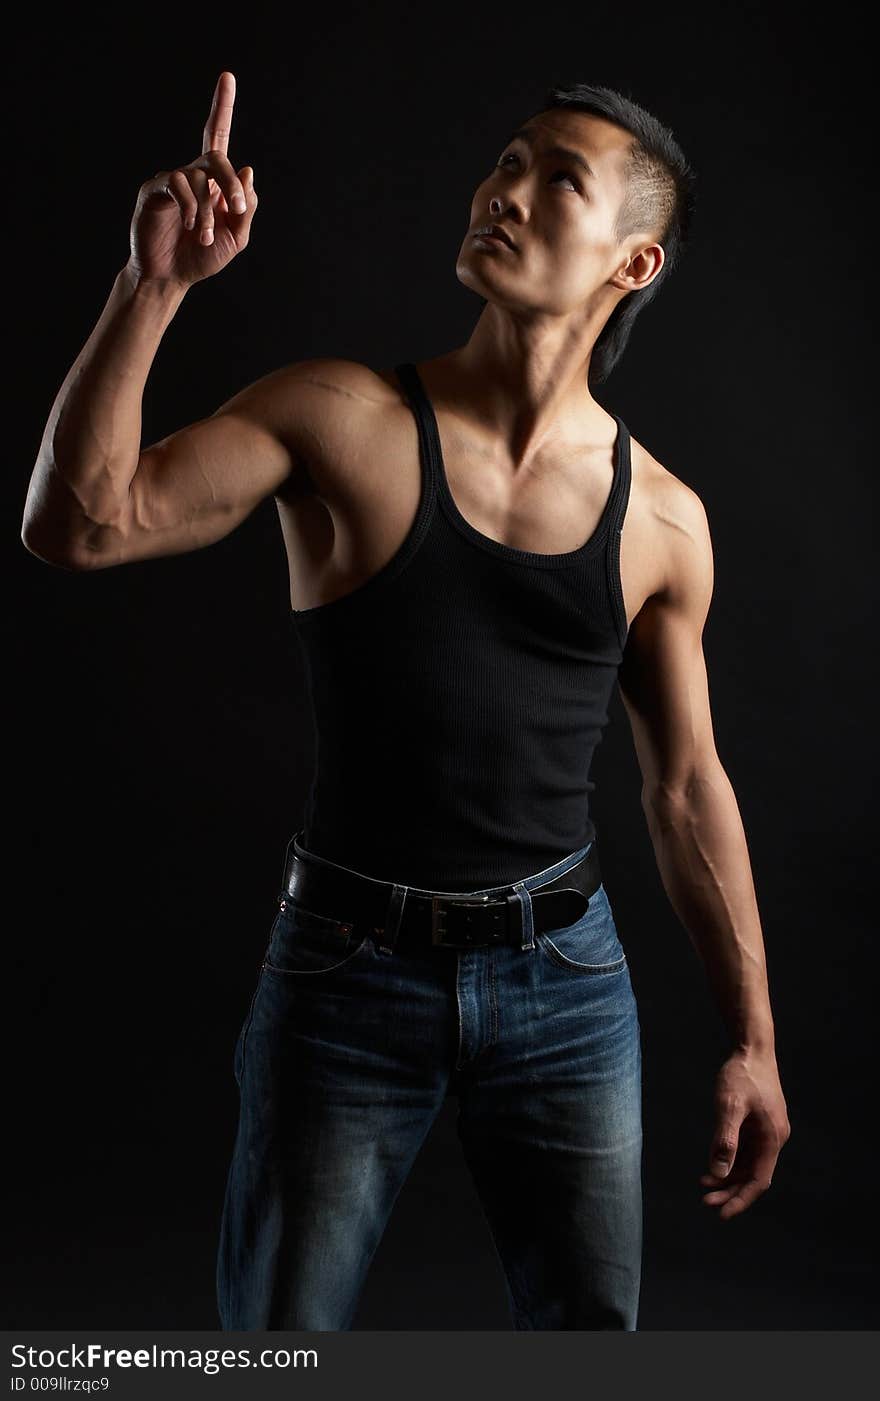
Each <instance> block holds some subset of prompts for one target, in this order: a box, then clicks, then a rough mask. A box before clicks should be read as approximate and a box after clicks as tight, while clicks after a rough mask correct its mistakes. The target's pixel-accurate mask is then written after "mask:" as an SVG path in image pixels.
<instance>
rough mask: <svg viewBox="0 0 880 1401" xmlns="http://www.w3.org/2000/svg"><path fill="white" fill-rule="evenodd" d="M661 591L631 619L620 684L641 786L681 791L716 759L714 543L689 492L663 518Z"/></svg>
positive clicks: (693, 495) (701, 512) (703, 513)
mask: <svg viewBox="0 0 880 1401" xmlns="http://www.w3.org/2000/svg"><path fill="white" fill-rule="evenodd" d="M666 529H667V530H668V532H669V535H668V541H667V566H666V579H665V584H664V587H663V588H662V589H661V590H660V591H658V592H657V593H656V594H654V595H653V596H652V597H651V598H649V599H648V601H647V602H646V603H645V605H644V607H643V608H642V609H641V611H640V612H639V614H638V615H637V616H636V618H635V619H634V620H633V624H632V626H631V628H630V632H629V637H628V639H627V646H626V651H625V653H624V657H623V662H622V663H621V667H620V672H619V675H618V681H619V685H620V694H621V699H622V700H623V703H624V707H625V709H626V712H627V715H628V717H629V721H630V725H631V727H632V733H633V741H634V743H635V748H636V754H637V756H638V760H639V766H640V768H641V771H642V778H643V781H644V786H645V788H647V789H649V790H657V789H660V788H662V789H668V790H669V791H673V790H676V789H679V790H680V789H682V788H684V787H685V785H686V784H687V782H688V779H689V778H690V776H691V775H692V774H693V773H695V772H696V770H697V769H699V768H700V767H701V765H705V764H706V763H709V762H714V761H715V760H716V759H717V754H716V749H715V738H714V734H713V728H712V715H711V707H710V701H709V683H708V676H707V672H706V661H705V656H704V653H703V640H702V635H703V627H704V625H705V621H706V617H707V614H708V610H709V604H710V601H711V597H712V589H713V581H714V571H713V559H712V543H711V538H710V534H709V526H708V522H707V520H706V514H705V510H704V509H703V505H702V502H701V501H700V500H699V498H698V497H697V496H696V494H695V493H694V492H692V491H690V489H689V488H684V490H683V491H682V492H681V493H680V494H679V498H678V500H677V501H676V509H675V510H674V512H672V513H671V515H670V519H669V520H668V521H667V526H666Z"/></svg>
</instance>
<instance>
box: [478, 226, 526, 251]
mask: <svg viewBox="0 0 880 1401" xmlns="http://www.w3.org/2000/svg"><path fill="white" fill-rule="evenodd" d="M480 236H482V237H483V238H497V239H500V240H501V242H502V243H506V244H507V246H508V248H515V247H516V244H515V243H514V241H513V239H512V238H511V237H510V234H509V233H508V232H507V230H506V229H503V228H502V227H501V225H500V224H484V225H483V226H482V228H479V229H476V230H475V232H474V238H479V237H480Z"/></svg>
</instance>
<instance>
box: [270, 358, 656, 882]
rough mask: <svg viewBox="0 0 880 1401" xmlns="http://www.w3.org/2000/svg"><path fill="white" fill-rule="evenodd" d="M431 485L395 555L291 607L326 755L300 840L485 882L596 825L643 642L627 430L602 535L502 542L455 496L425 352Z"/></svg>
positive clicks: (406, 376)
mask: <svg viewBox="0 0 880 1401" xmlns="http://www.w3.org/2000/svg"><path fill="white" fill-rule="evenodd" d="M395 372H396V374H397V378H398V381H399V383H400V385H401V387H402V389H403V391H404V394H405V395H406V399H407V402H408V404H409V406H410V408H411V410H412V412H413V414H414V416H415V419H416V423H417V426H418V439H419V457H420V463H421V496H420V501H419V506H418V509H417V511H416V515H415V518H414V520H413V523H412V525H411V527H410V530H409V532H408V534H407V537H406V539H405V540H404V541H403V543H402V544H401V546H400V548H399V549H398V551H397V553H396V554H395V555H394V556H393V557H392V558H391V559H390V560H389V561H388V562H387V563H386V564H385V565H384V566H383V567H382V568H381V569H379V570H378V572H377V573H375V574H374V575H373V576H372V577H371V578H370V579H368V580H366V581H365V582H364V583H362V584H360V585H358V586H357V587H356V588H355V589H354V590H352V591H351V592H349V593H347V594H345V595H343V596H342V597H340V598H337V599H333V600H332V601H330V602H328V603H323V604H318V605H316V606H315V607H314V608H305V609H293V608H292V609H291V616H292V620H293V623H294V625H295V628H296V632H297V636H298V638H299V641H300V645H301V647H302V650H303V655H304V659H305V670H306V677H307V683H308V689H309V699H310V705H311V712H312V722H313V725H314V733H315V759H316V763H315V771H314V777H313V780H312V785H311V789H310V791H309V795H308V800H307V803H306V811H305V821H304V825H303V837H302V841H303V844H304V845H305V847H306V849H307V850H309V851H314V852H315V853H316V854H317V855H319V856H323V857H325V858H326V859H327V860H330V861H336V862H339V863H341V864H342V865H344V866H349V867H352V868H353V869H354V870H357V871H361V872H363V873H365V874H366V875H370V876H373V877H374V878H375V879H378V880H387V881H397V882H399V883H400V884H405V885H417V886H421V887H423V888H426V889H440V890H476V889H480V888H481V887H484V886H490V885H502V884H507V883H509V882H513V881H515V880H518V879H520V878H522V877H523V876H526V875H530V874H531V873H533V872H535V871H539V870H543V869H544V867H546V866H549V865H551V864H552V863H553V862H555V861H558V860H559V859H560V858H561V857H563V856H567V855H568V853H569V852H571V851H574V850H575V849H576V848H578V847H582V846H586V845H587V843H588V842H589V841H591V840H593V839H594V838H595V837H596V829H595V825H594V823H593V820H592V818H591V816H590V814H589V795H590V792H591V791H592V790H593V788H594V787H595V785H594V784H593V783H592V782H591V781H590V778H589V773H590V765H591V761H592V757H593V753H594V750H595V748H596V746H597V744H598V743H599V742H600V739H601V734H602V730H603V728H604V726H605V724H606V722H607V719H608V703H609V700H610V696H611V691H612V688H613V686H614V682H615V678H616V675H617V670H618V667H619V665H620V662H621V660H622V657H623V648H624V646H625V643H626V633H627V626H626V614H625V610H624V601H623V593H622V590H621V584H620V533H621V530H622V528H623V519H624V515H625V512H626V507H627V502H628V499H629V490H630V480H631V464H630V439H629V431H628V429H627V428H626V425H625V424H624V423H623V421H622V420H621V419H620V418H618V416H617V414H614V415H613V417H614V418H615V420H616V422H617V440H616V444H615V451H614V479H613V483H612V487H611V491H610V494H609V496H608V499H607V501H606V504H605V508H604V511H603V514H602V516H601V518H600V520H599V523H598V525H597V526H596V529H595V531H594V532H593V534H592V535H591V537H590V539H589V540H587V541H586V543H585V544H583V545H581V546H580V547H579V548H578V549H575V550H570V551H566V552H565V553H563V554H536V553H534V552H533V551H531V550H520V549H516V548H514V547H513V546H510V545H504V544H501V543H500V542H499V541H497V540H493V539H491V538H490V537H489V536H486V535H483V534H482V533H481V532H480V531H478V530H477V529H475V527H474V526H472V525H471V524H470V522H469V521H467V520H466V519H465V517H464V516H463V515H462V514H461V512H460V511H459V510H458V508H457V506H456V504H455V500H454V498H453V496H452V493H451V491H450V488H449V484H448V481H447V479H446V469H445V465H444V463H443V454H442V449H441V444H440V436H439V433H438V429H437V420H436V418H435V415H434V410H433V406H432V404H431V401H430V399H429V397H428V395H427V392H426V390H425V388H424V386H423V384H422V381H421V378H420V376H419V373H418V370H417V369H416V366H415V364H413V363H408V364H402V365H397V366H395Z"/></svg>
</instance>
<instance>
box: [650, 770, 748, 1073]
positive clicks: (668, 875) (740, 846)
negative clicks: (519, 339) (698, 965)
mask: <svg viewBox="0 0 880 1401" xmlns="http://www.w3.org/2000/svg"><path fill="white" fill-rule="evenodd" d="M642 803H643V807H644V810H645V815H646V818H647V821H648V828H649V831H650V833H651V839H652V842H653V844H654V851H655V855H656V858H657V866H658V869H659V871H660V876H661V879H662V881H663V886H664V889H665V890H666V893H667V895H668V897H669V900H670V902H671V904H672V906H673V909H674V910H675V912H676V914H677V915H678V917H679V919H680V920H681V922H682V924H683V925H684V927H685V929H686V930H687V933H688V935H689V936H690V939H691V942H692V943H693V945H694V947H695V948H696V950H697V952H698V954H699V955H700V957H701V959H702V961H703V964H704V967H705V969H706V974H707V977H708V979H709V984H710V987H711V989H712V993H713V996H714V997H715V1000H716V1002H717V1005H718V1008H719V1011H720V1012H721V1015H722V1017H723V1019H724V1021H725V1024H726V1025H727V1028H728V1030H729V1032H730V1035H731V1037H732V1038H733V1040H734V1042H735V1043H736V1045H737V1046H740V1047H748V1048H751V1049H755V1050H759V1051H762V1052H764V1051H770V1052H773V1050H774V1028H773V1017H772V1013H771V1008H770V994H769V988H768V983H767V965H766V959H765V951H764V940H763V935H762V931H761V921H760V916H759V914H758V905H757V899H756V896H755V887H754V882H753V879H752V872H751V865H750V862H749V855H748V848H747V844H746V837H745V832H744V830H743V824H742V819H741V817H740V813H739V807H738V805H737V801H736V796H735V794H734V791H733V788H732V786H731V783H730V780H729V778H728V777H727V774H726V772H725V771H724V769H723V767H722V766H721V764H720V762H719V763H717V764H713V765H712V766H710V767H704V768H703V769H701V771H700V772H698V773H696V774H695V775H694V776H693V778H692V779H691V781H690V783H689V784H688V785H687V786H686V788H685V789H683V790H676V791H669V790H664V789H662V788H659V787H658V788H655V789H653V790H646V791H645V792H644V793H643V797H642Z"/></svg>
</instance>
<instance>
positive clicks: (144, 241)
mask: <svg viewBox="0 0 880 1401" xmlns="http://www.w3.org/2000/svg"><path fill="white" fill-rule="evenodd" d="M234 102H235V76H234V74H232V73H228V72H223V73H221V74H220V77H219V78H218V79H217V86H216V87H215V89H214V100H213V102H212V103H211V111H210V113H209V115H208V120H207V122H206V123H205V129H204V133H203V136H202V154H201V155H200V156H199V157H197V159H196V160H194V161H191V162H190V163H189V165H184V166H179V167H178V168H177V169H176V170H160V171H159V172H158V174H156V175H154V176H153V178H152V179H151V180H145V181H144V183H143V185H141V188H140V190H139V192H138V198H137V204H136V206H135V211H134V216H133V218H132V221H131V236H130V242H131V254H130V256H129V259H128V263H127V268H128V270H129V272H130V273H131V274H132V276H133V277H135V278H136V279H137V280H138V281H140V280H143V279H147V280H148V281H151V282H152V281H155V282H169V283H178V284H180V285H182V286H185V287H189V286H191V285H192V284H193V283H194V282H200V281H201V280H202V279H203V278H205V277H212V276H213V275H214V273H216V272H220V271H221V270H222V269H223V268H225V267H226V265H227V263H230V262H231V261H232V259H233V258H234V257H235V255H236V253H240V252H241V250H242V249H243V248H246V247H247V244H248V238H249V237H250V228H251V220H252V219H253V217H254V211H255V210H256V207H257V195H256V191H255V190H254V172H253V169H252V168H251V166H249V165H243V166H242V168H241V170H240V171H238V172H236V170H235V168H234V166H233V165H232V162H231V161H230V159H229V157H228V156H227V154H226V151H227V148H228V145H229V128H230V126H231V124H232V106H233V103H234Z"/></svg>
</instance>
